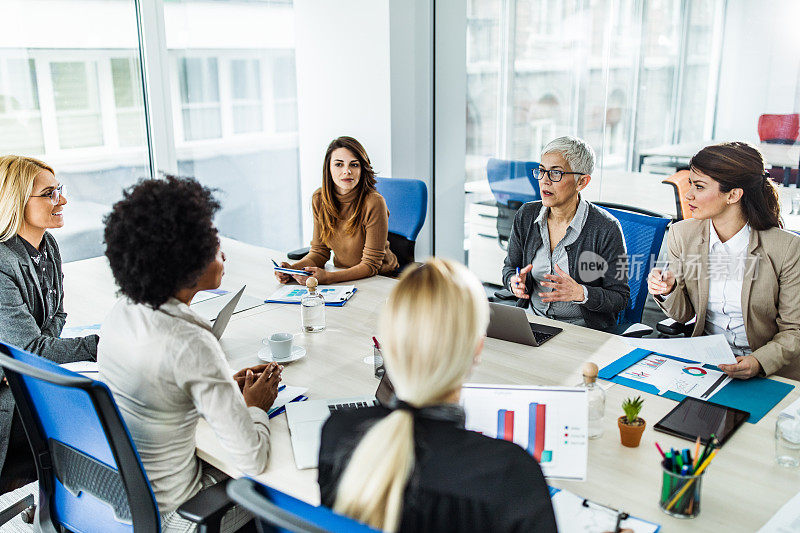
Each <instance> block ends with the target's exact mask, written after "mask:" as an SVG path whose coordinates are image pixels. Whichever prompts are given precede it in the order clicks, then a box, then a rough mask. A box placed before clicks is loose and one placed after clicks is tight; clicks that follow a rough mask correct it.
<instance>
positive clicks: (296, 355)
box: [258, 346, 306, 363]
mask: <svg viewBox="0 0 800 533" xmlns="http://www.w3.org/2000/svg"><path fill="white" fill-rule="evenodd" d="M305 356H306V349H305V348H304V347H303V346H292V353H291V355H290V356H289V357H287V358H285V359H275V358H274V357H272V350H270V349H269V346H264V347H263V348H261V349H260V350H259V351H258V358H259V359H261V360H262V361H265V362H267V363H271V362H273V361H275V362H276V363H291V362H292V361H297V360H298V359H302V358H303V357H305Z"/></svg>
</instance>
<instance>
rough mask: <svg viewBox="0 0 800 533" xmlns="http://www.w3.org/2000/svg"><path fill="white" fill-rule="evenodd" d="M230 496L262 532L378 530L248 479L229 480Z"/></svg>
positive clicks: (357, 532) (369, 532) (366, 532)
mask: <svg viewBox="0 0 800 533" xmlns="http://www.w3.org/2000/svg"><path fill="white" fill-rule="evenodd" d="M228 496H230V498H231V499H232V500H233V501H234V502H236V503H237V504H238V505H239V506H241V507H243V508H245V509H247V510H248V511H250V512H251V513H253V515H255V517H256V525H257V526H258V530H259V531H261V532H270V533H283V532H285V531H291V532H292V533H325V532H334V533H340V532H341V533H376V530H375V529H372V528H371V527H369V526H367V525H364V524H362V523H360V522H357V521H355V520H353V519H352V518H348V517H346V516H342V515H339V514H336V513H334V512H333V511H332V510H331V509H328V508H327V507H322V506H319V507H314V506H313V505H311V504H308V503H306V502H303V501H300V500H298V499H296V498H292V497H291V496H289V495H288V494H284V493H283V492H280V491H278V490H275V489H273V488H271V487H267V486H266V485H262V484H261V483H258V482H257V481H253V480H252V479H249V478H239V479H235V480H232V481H230V482H229V483H228Z"/></svg>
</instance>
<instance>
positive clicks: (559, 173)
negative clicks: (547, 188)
mask: <svg viewBox="0 0 800 533" xmlns="http://www.w3.org/2000/svg"><path fill="white" fill-rule="evenodd" d="M545 174H547V175H548V176H549V177H550V181H552V182H553V183H558V182H559V181H561V178H563V177H564V174H577V175H579V176H582V175H583V172H565V171H563V170H556V169H554V168H551V169H550V170H547V169H545V168H534V169H533V177H534V178H536V179H537V180H538V181H542V180H543V179H544V175H545Z"/></svg>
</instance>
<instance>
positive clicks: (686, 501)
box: [659, 463, 703, 518]
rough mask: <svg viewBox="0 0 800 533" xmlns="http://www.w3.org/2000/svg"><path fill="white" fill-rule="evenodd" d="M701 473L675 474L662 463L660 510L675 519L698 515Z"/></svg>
mask: <svg viewBox="0 0 800 533" xmlns="http://www.w3.org/2000/svg"><path fill="white" fill-rule="evenodd" d="M702 483H703V472H701V473H700V474H685V475H681V474H676V473H675V472H673V471H672V469H671V468H667V467H666V466H665V465H664V464H663V463H662V475H661V498H660V499H659V506H660V507H661V510H662V511H664V512H665V513H667V514H668V515H670V516H674V517H676V518H694V517H696V516H697V515H698V514H700V491H701V488H702Z"/></svg>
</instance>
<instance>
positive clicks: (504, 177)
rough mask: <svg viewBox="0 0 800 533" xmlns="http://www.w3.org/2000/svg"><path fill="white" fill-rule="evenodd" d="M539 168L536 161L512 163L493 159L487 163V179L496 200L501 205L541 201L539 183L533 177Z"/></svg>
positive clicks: (506, 160)
mask: <svg viewBox="0 0 800 533" xmlns="http://www.w3.org/2000/svg"><path fill="white" fill-rule="evenodd" d="M538 167H539V163H538V162H536V161H512V160H508V159H494V158H491V159H489V160H488V161H487V162H486V179H487V180H488V181H489V188H490V189H491V190H492V194H493V195H494V198H495V200H496V201H497V203H498V204H500V205H505V206H508V207H512V206H511V205H509V202H516V203H517V204H518V205H522V204H524V203H525V202H533V201H535V200H541V199H542V194H541V193H540V192H539V182H538V181H536V178H534V177H533V170H534V169H535V168H538Z"/></svg>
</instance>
